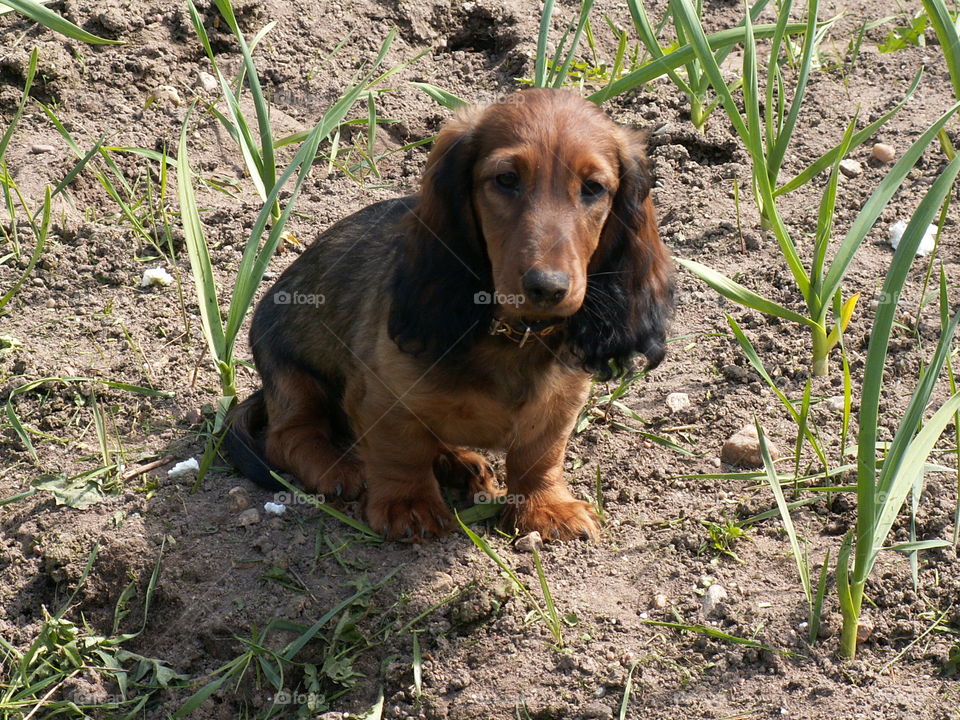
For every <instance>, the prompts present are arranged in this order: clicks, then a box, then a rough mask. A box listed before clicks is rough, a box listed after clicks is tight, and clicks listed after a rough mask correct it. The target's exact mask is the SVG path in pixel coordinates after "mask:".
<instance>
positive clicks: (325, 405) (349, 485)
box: [264, 368, 363, 499]
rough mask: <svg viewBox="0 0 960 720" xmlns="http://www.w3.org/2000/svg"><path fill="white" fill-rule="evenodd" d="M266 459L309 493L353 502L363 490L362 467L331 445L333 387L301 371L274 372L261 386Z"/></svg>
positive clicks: (334, 405) (336, 407) (336, 405)
mask: <svg viewBox="0 0 960 720" xmlns="http://www.w3.org/2000/svg"><path fill="white" fill-rule="evenodd" d="M264 395H265V399H266V406H267V417H268V425H267V438H266V454H267V459H268V460H269V461H270V462H271V463H273V464H274V465H276V466H277V467H280V468H283V469H284V470H286V471H287V472H290V473H292V474H293V475H295V476H296V477H297V479H298V480H300V482H301V483H302V484H303V486H304V488H306V489H307V490H309V491H311V492H315V493H320V494H323V495H331V496H333V495H338V496H343V497H344V498H347V499H352V498H355V497H356V496H357V495H359V494H360V490H361V489H362V488H363V473H362V471H361V469H360V464H359V462H358V461H357V460H356V458H355V457H354V456H353V455H352V454H350V453H344V452H343V451H342V450H340V449H339V448H337V446H336V444H335V442H334V414H335V413H337V412H338V411H339V402H340V400H339V397H338V393H337V392H336V390H335V388H333V387H331V386H330V385H329V384H327V383H324V382H323V381H321V380H319V379H317V378H316V377H314V376H312V375H310V374H308V373H306V372H303V371H301V370H296V369H291V368H284V369H282V370H275V371H274V372H273V373H272V374H271V377H270V382H269V384H268V385H265V387H264Z"/></svg>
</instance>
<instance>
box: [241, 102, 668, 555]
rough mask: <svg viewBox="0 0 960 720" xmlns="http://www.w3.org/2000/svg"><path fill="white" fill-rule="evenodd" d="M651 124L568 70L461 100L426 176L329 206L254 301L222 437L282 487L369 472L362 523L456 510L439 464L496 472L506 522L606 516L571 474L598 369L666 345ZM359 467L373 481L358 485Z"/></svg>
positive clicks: (569, 529)
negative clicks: (597, 96)
mask: <svg viewBox="0 0 960 720" xmlns="http://www.w3.org/2000/svg"><path fill="white" fill-rule="evenodd" d="M650 183H651V181H650V176H649V173H648V169H647V159H646V155H645V154H644V137H643V135H641V134H640V133H638V132H636V131H634V130H631V129H628V128H626V127H622V126H620V125H617V124H616V123H614V122H612V121H611V120H610V119H609V118H607V116H606V115H604V113H603V112H602V111H600V110H599V109H598V108H597V107H595V106H594V105H592V104H590V103H589V102H587V101H585V100H582V99H580V98H579V97H577V96H576V95H574V94H572V93H570V92H566V91H561V90H526V91H522V92H519V93H515V94H513V95H510V96H508V97H506V98H505V99H503V100H502V101H501V102H499V103H497V104H494V105H491V106H489V107H485V108H472V109H470V110H467V111H465V112H462V113H460V114H458V115H457V116H456V117H455V118H454V119H453V120H451V121H450V122H448V123H447V124H446V126H445V127H444V128H443V129H442V131H441V132H440V135H439V136H438V137H437V140H436V142H435V144H434V146H433V150H432V152H431V153H430V157H429V159H428V161H427V168H426V172H425V174H424V177H423V185H422V188H421V190H420V193H419V194H418V195H416V196H412V197H406V198H400V199H397V200H388V201H385V202H380V203H377V204H375V205H371V206H369V207H367V208H365V209H363V210H361V211H360V212H358V213H356V214H354V215H351V216H350V217H348V218H346V219H344V220H342V221H340V222H338V223H337V224H336V225H334V226H333V227H331V228H330V229H329V230H328V231H327V232H325V233H324V234H323V235H321V236H320V237H319V238H318V239H317V241H316V242H315V243H314V244H313V245H312V246H311V247H310V248H309V249H308V250H307V251H306V252H304V253H303V255H301V256H300V257H299V258H298V259H297V260H296V261H295V262H294V263H293V264H292V265H290V267H289V268H287V270H286V272H284V273H283V275H282V276H281V277H280V279H279V280H278V281H277V282H276V284H275V285H274V286H273V288H272V289H271V290H270V292H269V293H267V295H266V296H265V297H264V298H263V299H262V300H261V302H260V304H259V305H258V307H257V310H256V312H255V314H254V318H253V326H252V328H251V331H250V345H251V347H252V349H253V355H254V359H255V360H256V365H257V368H258V370H259V371H260V375H261V377H262V379H263V389H262V390H260V391H258V392H257V393H255V394H254V395H253V396H251V397H250V398H248V399H247V400H246V401H245V402H243V403H241V404H240V405H239V406H238V407H237V408H236V409H235V410H234V411H233V413H232V415H231V421H232V425H231V430H230V432H229V434H228V436H227V440H226V445H227V452H228V454H229V457H230V458H231V460H232V461H233V462H234V464H235V465H236V466H237V467H238V468H239V469H240V470H241V471H242V472H243V473H244V474H246V475H247V476H248V477H250V478H252V479H253V480H255V481H257V482H258V483H260V484H262V485H265V486H268V487H276V486H277V484H276V482H275V480H274V479H273V478H272V476H271V475H270V472H269V471H270V470H271V469H273V470H277V471H288V472H290V473H292V474H293V475H295V476H296V477H297V478H298V479H299V480H300V482H301V483H303V485H304V487H305V488H307V489H308V490H310V491H313V492H318V493H324V494H326V495H334V494H336V495H342V496H345V497H354V496H357V495H358V494H360V492H361V491H362V490H363V491H364V493H365V497H364V507H365V513H366V518H367V521H368V522H369V523H370V525H371V526H372V527H373V528H374V529H375V530H377V531H378V532H382V533H383V534H384V535H385V536H387V537H390V538H397V539H403V538H413V539H420V538H426V537H430V536H431V535H441V534H443V533H445V532H446V531H448V530H449V529H450V527H451V520H452V518H451V514H450V511H449V510H448V509H447V506H446V504H445V503H444V500H443V498H442V496H441V494H440V488H439V486H438V480H439V481H447V480H451V479H460V480H466V481H467V482H468V483H469V484H470V485H471V486H472V487H473V488H474V490H483V491H485V492H489V493H492V494H495V493H497V490H496V488H495V484H494V481H493V474H492V472H491V471H490V468H489V466H488V465H487V464H486V461H485V460H484V459H483V458H482V457H481V456H480V455H478V454H477V453H475V452H473V451H471V450H467V449H466V448H481V449H492V450H503V451H506V485H507V493H509V494H508V496H507V499H508V502H507V503H506V504H505V508H506V512H505V523H506V524H507V525H508V526H509V527H510V528H511V529H514V528H515V529H518V530H520V531H532V530H538V531H540V533H542V534H543V536H544V537H545V538H548V539H550V538H553V539H568V538H576V537H586V536H590V535H592V534H594V533H595V531H596V518H595V515H594V512H593V510H592V508H591V507H590V506H589V505H588V504H587V503H585V502H583V501H580V500H577V499H576V498H574V496H573V495H572V494H571V493H570V490H569V489H568V488H567V485H566V483H565V482H564V480H563V459H564V451H565V448H566V445H567V439H568V436H569V434H570V432H571V430H572V429H573V427H574V423H575V421H576V418H577V415H578V412H579V411H580V409H581V408H582V406H583V404H584V403H585V402H586V399H587V394H588V392H589V387H590V377H591V375H597V376H599V377H601V378H604V379H607V378H610V377H611V376H613V375H615V374H617V373H619V372H623V371H624V370H625V369H626V368H628V367H629V366H630V364H631V361H632V359H633V358H634V356H635V355H636V354H638V353H642V354H644V355H645V356H646V359H647V363H648V366H654V365H656V364H657V363H659V362H660V360H661V359H662V358H663V355H664V343H665V329H666V320H667V316H668V314H669V309H670V303H671V295H672V290H671V282H670V264H669V259H668V255H667V252H666V250H665V247H664V245H663V243H662V242H661V240H660V236H659V234H658V232H657V227H656V222H655V218H654V209H653V203H652V202H651V199H650V197H649V191H650ZM364 488H365V490H364Z"/></svg>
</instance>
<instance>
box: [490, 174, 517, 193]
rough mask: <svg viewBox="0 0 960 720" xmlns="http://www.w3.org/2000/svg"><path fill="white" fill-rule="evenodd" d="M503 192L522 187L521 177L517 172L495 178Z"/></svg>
mask: <svg viewBox="0 0 960 720" xmlns="http://www.w3.org/2000/svg"><path fill="white" fill-rule="evenodd" d="M494 182H496V183H497V187H499V188H500V189H501V190H516V189H517V188H519V187H520V176H519V175H517V174H516V173H515V172H505V173H500V174H499V175H497V176H496V177H495V178H494Z"/></svg>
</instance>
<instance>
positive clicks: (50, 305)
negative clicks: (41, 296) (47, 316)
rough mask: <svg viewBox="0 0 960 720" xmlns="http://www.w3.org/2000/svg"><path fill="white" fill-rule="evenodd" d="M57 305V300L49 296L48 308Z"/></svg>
mask: <svg viewBox="0 0 960 720" xmlns="http://www.w3.org/2000/svg"><path fill="white" fill-rule="evenodd" d="M56 306H57V301H56V300H54V299H53V298H48V299H47V307H48V308H50V309H53V308H55V307H56Z"/></svg>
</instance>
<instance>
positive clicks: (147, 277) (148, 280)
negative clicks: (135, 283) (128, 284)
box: [140, 267, 173, 287]
mask: <svg viewBox="0 0 960 720" xmlns="http://www.w3.org/2000/svg"><path fill="white" fill-rule="evenodd" d="M172 283H173V276H172V275H171V274H170V273H168V272H167V271H166V270H165V269H164V268H162V267H155V268H149V269H148V270H144V271H143V277H142V278H140V287H150V286H151V285H161V286H164V285H170V284H172Z"/></svg>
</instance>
